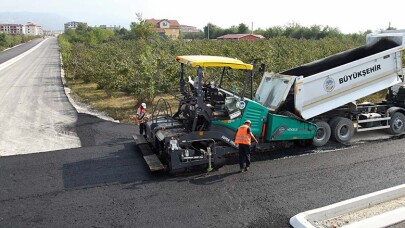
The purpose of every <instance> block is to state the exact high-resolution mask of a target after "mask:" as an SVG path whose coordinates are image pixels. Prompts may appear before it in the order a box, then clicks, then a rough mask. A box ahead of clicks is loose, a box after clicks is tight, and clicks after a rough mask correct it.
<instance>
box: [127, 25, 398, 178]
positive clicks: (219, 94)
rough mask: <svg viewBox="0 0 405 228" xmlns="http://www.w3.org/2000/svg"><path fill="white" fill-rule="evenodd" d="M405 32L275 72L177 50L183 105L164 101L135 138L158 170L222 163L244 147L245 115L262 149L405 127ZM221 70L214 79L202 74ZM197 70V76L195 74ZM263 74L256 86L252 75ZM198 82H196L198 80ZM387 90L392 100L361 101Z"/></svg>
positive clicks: (375, 36) (379, 36)
mask: <svg viewBox="0 0 405 228" xmlns="http://www.w3.org/2000/svg"><path fill="white" fill-rule="evenodd" d="M404 47H405V30H396V31H383V32H380V33H378V34H369V35H368V36H367V42H366V45H364V46H360V47H358V48H355V49H351V50H348V51H345V52H341V53H338V54H335V55H332V56H329V57H327V58H324V59H320V60H318V61H314V62H311V63H308V64H305V65H302V66H299V67H296V68H293V69H290V70H286V71H283V72H280V73H276V74H272V73H268V72H265V71H264V65H260V67H259V69H258V70H256V68H258V67H256V66H254V65H252V64H247V63H244V62H242V61H240V60H237V59H233V58H227V57H218V56H200V55H190V56H177V57H176V60H177V61H178V62H179V63H180V75H179V76H180V83H179V84H180V93H179V94H178V95H176V96H175V98H176V99H177V100H178V107H176V109H177V110H176V111H175V112H174V113H172V109H171V107H170V105H169V103H168V102H167V101H165V100H164V99H160V100H159V101H158V102H157V103H156V104H155V105H154V107H153V110H152V116H151V118H150V119H149V121H148V122H147V124H146V132H147V137H146V139H144V138H143V137H139V136H134V139H135V141H136V143H137V145H138V147H139V148H140V149H141V151H142V153H143V155H144V158H145V160H146V162H147V164H148V165H149V167H150V169H151V170H152V171H156V170H160V169H166V170H168V171H170V172H181V171H183V170H185V169H189V168H192V167H204V166H205V167H208V169H209V170H211V169H212V168H213V167H220V166H222V165H223V164H224V162H225V157H226V156H227V155H229V154H233V153H238V149H237V148H238V147H237V145H236V144H235V143H234V141H233V140H234V136H235V132H236V131H237V129H238V127H239V126H241V125H242V124H243V123H244V121H245V120H250V121H251V122H252V126H251V130H252V132H253V134H254V135H255V137H256V138H257V139H258V140H259V142H260V144H259V145H260V147H261V148H266V147H270V145H271V144H273V143H274V142H275V141H286V140H288V141H296V142H300V144H307V143H312V144H313V145H315V146H323V145H325V144H326V143H327V142H328V141H329V139H333V140H335V141H337V142H340V143H344V144H347V143H349V142H350V139H351V138H352V136H353V134H354V132H355V131H358V132H360V131H369V130H376V129H383V128H386V129H388V131H389V132H391V133H392V134H400V133H402V132H403V131H404V128H405V125H404V124H405V109H404V107H405V87H402V84H403V82H404V72H403V71H404V70H403V68H402V56H401V51H402V50H404ZM215 69H220V76H218V77H216V80H214V81H212V82H211V83H208V84H203V83H204V82H206V81H207V79H206V78H203V71H204V74H205V76H207V75H212V74H213V72H215V71H214V70H215ZM195 72H196V74H197V76H196V78H195V79H194V80H193V78H192V77H190V76H188V77H186V75H190V74H191V73H195ZM255 74H260V75H263V76H262V80H261V83H260V85H259V86H258V88H257V91H256V92H255V93H254V91H253V77H254V75H255ZM195 81H196V82H195ZM383 89H388V93H387V96H386V101H384V102H381V103H378V104H371V103H367V104H356V102H355V101H356V100H358V99H360V98H363V97H366V96H368V95H370V94H373V93H376V92H378V91H381V90H383Z"/></svg>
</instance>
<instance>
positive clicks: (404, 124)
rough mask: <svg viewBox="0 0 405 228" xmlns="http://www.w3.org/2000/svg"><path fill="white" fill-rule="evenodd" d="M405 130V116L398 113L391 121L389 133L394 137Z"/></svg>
mask: <svg viewBox="0 0 405 228" xmlns="http://www.w3.org/2000/svg"><path fill="white" fill-rule="evenodd" d="M404 129H405V115H404V114H402V113H400V112H396V113H394V114H393V115H392V116H391V120H390V128H389V129H388V132H389V133H391V134H393V135H398V134H401V133H402V132H404Z"/></svg>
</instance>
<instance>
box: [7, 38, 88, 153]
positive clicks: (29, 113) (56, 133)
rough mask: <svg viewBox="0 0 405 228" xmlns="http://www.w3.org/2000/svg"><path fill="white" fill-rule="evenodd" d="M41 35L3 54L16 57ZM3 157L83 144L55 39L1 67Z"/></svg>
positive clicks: (46, 41) (35, 42) (37, 41)
mask: <svg viewBox="0 0 405 228" xmlns="http://www.w3.org/2000/svg"><path fill="white" fill-rule="evenodd" d="M39 41H43V40H42V39H39V40H35V41H32V42H30V43H28V44H26V45H20V46H18V47H16V48H13V49H10V50H8V51H7V52H6V53H1V54H0V57H4V56H7V57H8V58H11V57H14V56H15V55H18V54H20V53H21V51H22V50H26V49H27V46H28V47H32V45H33V44H38V43H39ZM0 107H1V110H0V120H1V121H0V156H6V155H13V154H24V153H35V152H42V151H50V150H58V149H66V148H74V147H80V145H81V144H80V139H79V138H78V136H77V134H76V132H75V123H76V121H77V113H76V110H75V109H74V108H73V106H72V105H71V104H70V103H69V101H68V99H67V97H66V95H65V92H64V89H63V86H62V81H61V77H60V60H59V50H58V45H57V40H56V38H51V39H47V40H45V41H44V42H43V43H42V44H40V46H39V47H38V48H37V49H35V50H34V51H33V52H32V53H30V54H29V55H27V56H25V57H23V58H22V59H20V60H19V61H17V62H16V63H14V64H12V65H10V66H9V67H6V68H4V69H3V70H0Z"/></svg>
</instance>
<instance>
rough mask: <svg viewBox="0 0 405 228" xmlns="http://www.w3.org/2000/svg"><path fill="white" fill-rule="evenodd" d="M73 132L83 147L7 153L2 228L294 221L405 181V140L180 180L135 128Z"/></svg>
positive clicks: (97, 124) (314, 152)
mask: <svg viewBox="0 0 405 228" xmlns="http://www.w3.org/2000/svg"><path fill="white" fill-rule="evenodd" d="M49 42H51V43H52V42H53V41H52V40H50V41H49ZM2 120H3V119H2ZM72 129H74V131H75V132H76V134H77V136H78V137H79V139H80V142H81V145H82V147H80V148H74V149H64V150H58V151H51V152H44V153H37V154H26V155H17V156H5V157H0V227H290V225H289V219H290V218H291V217H292V216H294V215H295V214H297V213H299V212H302V211H306V210H309V209H314V208H318V207H322V206H325V205H329V204H332V203H335V202H339V201H342V200H346V199H349V198H353V197H356V196H360V195H363V194H366V193H370V192H375V191H378V190H381V189H385V188H388V187H392V186H396V185H399V184H403V183H404V181H405V150H404V147H403V145H404V143H405V138H404V137H396V138H394V139H384V140H381V141H373V142H367V143H363V144H355V145H353V146H349V147H346V146H342V145H334V144H331V145H328V146H326V147H324V148H323V149H314V148H298V147H297V148H295V147H290V148H288V149H281V150H278V151H274V152H272V153H257V154H253V156H252V161H253V162H252V167H251V170H249V172H245V173H242V174H239V173H238V172H237V171H238V170H239V165H238V164H237V159H236V157H231V158H229V159H228V160H227V164H226V165H225V166H224V167H222V168H221V169H219V170H218V171H214V172H212V173H210V174H208V175H206V174H205V172H193V173H186V174H182V175H180V176H174V177H173V176H168V175H166V174H165V173H157V174H151V173H150V172H149V171H148V168H147V166H146V164H145V162H144V160H143V158H142V156H141V154H140V152H139V151H138V150H137V148H136V147H135V145H134V143H133V142H132V139H131V138H132V137H131V135H132V134H133V133H134V132H137V128H136V127H135V126H133V125H130V124H120V123H113V122H109V121H105V120H101V119H99V118H97V117H94V116H91V115H87V114H77V119H76V122H75V124H74V125H73V128H72ZM72 131H73V130H72ZM33 143H34V144H35V142H33ZM334 149H337V150H334Z"/></svg>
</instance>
